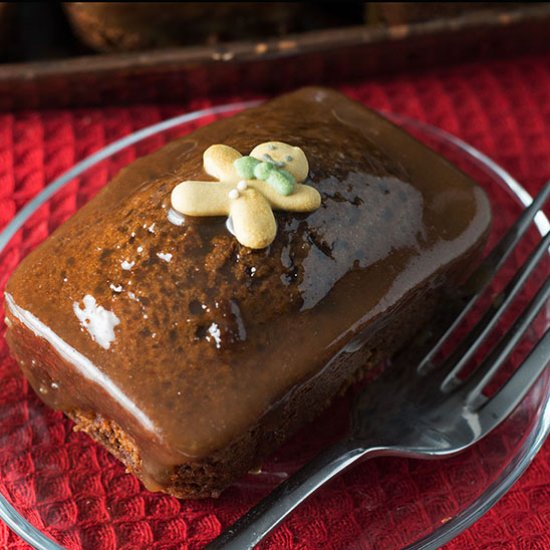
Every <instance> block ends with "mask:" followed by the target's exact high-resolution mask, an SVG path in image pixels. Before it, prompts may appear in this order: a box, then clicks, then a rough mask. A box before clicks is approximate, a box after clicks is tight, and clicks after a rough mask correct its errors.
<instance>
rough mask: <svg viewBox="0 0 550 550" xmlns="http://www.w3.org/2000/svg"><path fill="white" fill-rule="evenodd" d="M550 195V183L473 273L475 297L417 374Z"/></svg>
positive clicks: (429, 358) (425, 365) (421, 369)
mask: <svg viewBox="0 0 550 550" xmlns="http://www.w3.org/2000/svg"><path fill="white" fill-rule="evenodd" d="M549 196H550V180H549V181H547V182H546V184H545V185H544V187H543V188H542V189H541V190H540V192H539V194H538V195H537V196H536V197H535V198H534V200H533V202H532V203H531V204H530V205H529V207H528V208H526V209H525V210H524V211H523V213H522V214H521V216H520V217H519V218H518V219H517V221H516V223H515V224H514V225H512V227H510V229H508V231H507V232H506V234H505V235H504V237H502V239H501V240H500V242H499V243H498V244H497V245H496V246H495V247H494V248H493V249H492V250H491V252H490V253H489V254H488V255H487V256H486V258H485V259H484V260H483V262H481V264H480V265H479V267H478V268H477V269H476V270H475V271H474V273H472V275H471V276H470V277H469V279H468V281H467V282H466V284H465V285H464V286H465V287H466V288H468V287H472V288H476V289H477V290H476V291H475V292H474V293H473V294H472V296H471V297H470V299H469V300H468V302H467V303H466V305H465V307H464V308H463V309H462V311H461V312H460V314H459V315H458V316H457V317H456V319H455V320H454V321H453V323H452V324H451V326H450V327H449V328H448V329H447V330H446V331H445V333H444V334H443V335H442V336H441V337H440V338H439V340H438V341H437V342H436V344H435V345H434V346H433V347H432V348H431V350H430V351H429V352H428V353H427V354H426V356H425V357H424V358H423V359H422V361H421V362H420V364H419V365H418V369H417V370H418V373H419V374H424V373H426V372H427V371H429V370H430V368H431V367H432V366H433V365H432V363H433V359H434V357H435V356H436V355H437V354H438V353H439V352H440V351H441V348H442V347H443V345H444V344H445V342H446V341H447V340H448V339H449V336H451V334H453V333H454V331H455V330H456V328H457V327H458V326H459V325H460V324H461V323H462V321H463V320H464V318H465V317H466V315H468V313H469V312H470V311H471V309H472V307H473V306H474V304H475V303H476V302H477V300H478V298H479V297H480V296H481V295H482V294H483V292H484V291H485V289H486V288H487V287H488V285H489V283H490V281H491V279H492V278H493V277H494V275H495V273H496V272H497V271H498V270H499V269H500V268H501V267H502V264H503V263H504V262H505V261H506V260H507V258H508V256H509V255H510V253H511V252H512V250H513V249H514V247H515V245H516V244H517V243H518V241H519V240H520V239H521V237H522V236H523V235H524V234H525V232H526V231H527V229H528V227H529V225H530V224H531V222H532V221H533V218H534V217H535V215H536V214H537V212H538V211H539V210H540V209H541V207H542V206H543V205H544V203H545V202H546V200H547V199H548V197H549Z"/></svg>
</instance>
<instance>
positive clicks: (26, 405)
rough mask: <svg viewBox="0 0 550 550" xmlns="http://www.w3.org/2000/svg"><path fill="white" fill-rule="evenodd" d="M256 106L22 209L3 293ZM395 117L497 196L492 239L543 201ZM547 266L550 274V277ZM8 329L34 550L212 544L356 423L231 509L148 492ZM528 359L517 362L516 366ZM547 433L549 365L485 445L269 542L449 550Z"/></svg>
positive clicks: (269, 469) (4, 261)
mask: <svg viewBox="0 0 550 550" xmlns="http://www.w3.org/2000/svg"><path fill="white" fill-rule="evenodd" d="M248 105H250V103H249V104H244V103H240V104H232V105H225V106H221V107H217V108H213V109H206V110H202V111H196V112H193V113H190V114H187V115H183V116H180V117H176V118H173V119H170V120H167V121H165V122H162V123H159V124H155V125H153V126H151V127H148V128H145V129H143V130H141V131H139V132H136V133H134V134H132V135H130V136H127V137H126V138H124V139H121V140H119V141H117V142H115V143H113V144H111V145H110V146H109V147H106V148H105V149H103V150H101V151H99V152H97V153H95V154H94V155H92V156H91V157H89V158H87V159H85V160H84V161H82V162H80V163H78V164H77V165H76V166H75V167H74V168H73V169H71V170H70V171H69V172H67V173H66V174H65V175H64V176H62V177H60V178H59V179H57V180H56V181H55V182H53V183H52V184H50V185H49V186H48V187H47V188H45V189H44V190H43V191H42V192H41V193H40V194H39V195H38V196H37V197H36V198H35V199H33V200H32V201H31V202H30V203H29V204H28V205H27V206H26V207H25V208H23V209H22V210H21V211H20V212H19V213H18V215H17V216H16V217H15V218H14V220H13V221H12V222H11V224H10V225H9V226H7V227H6V228H5V229H4V231H3V233H1V234H0V291H3V290H4V287H5V284H6V281H7V278H8V276H9V274H10V273H11V272H12V271H13V269H14V268H15V267H16V266H17V264H18V263H19V261H20V260H21V258H23V257H24V256H25V255H26V254H27V253H28V252H29V250H31V249H32V248H33V247H35V246H36V245H37V244H39V243H40V242H41V241H42V240H43V239H45V238H46V237H47V236H48V235H49V234H50V233H51V232H52V231H53V230H54V229H55V228H56V227H57V226H58V225H59V224H60V223H62V222H63V221H64V220H65V219H66V218H67V217H68V216H69V215H71V214H72V213H73V212H74V211H76V210H77V209H78V208H79V207H80V206H81V205H82V204H84V203H85V202H86V201H87V200H89V199H90V197H92V196H93V195H94V194H95V193H96V192H97V191H98V189H100V188H101V187H102V186H103V185H105V184H106V183H107V182H108V181H109V180H110V178H111V177H113V176H114V175H115V174H116V173H117V172H118V170H120V169H121V168H122V167H123V166H125V165H127V164H129V163H130V162H131V161H132V160H134V159H135V158H136V157H139V156H142V155H144V154H146V153H148V152H151V151H153V150H155V149H157V148H159V147H160V146H162V145H163V144H164V143H166V142H168V141H170V140H172V139H174V138H175V137H178V136H181V135H185V134H187V133H189V132H190V131H192V130H193V129H195V128H196V127H198V126H202V125H204V124H206V123H209V122H212V121H213V120H215V119H217V118H222V117H224V116H227V115H230V114H232V113H234V112H237V111H239V110H241V109H243V108H244V107H246V106H248ZM387 116H389V117H390V118H392V119H393V120H394V121H395V122H396V123H397V124H399V125H401V126H403V127H404V128H406V129H407V130H409V131H410V132H411V133H413V134H415V135H416V136H417V137H419V139H421V140H422V141H424V142H426V143H427V144H428V145H430V146H431V147H432V148H434V149H436V150H437V151H438V152H439V153H441V154H442V155H444V156H445V157H447V158H449V159H450V160H451V161H452V162H454V163H455V164H457V165H459V166H460V167H461V168H462V169H463V170H464V171H466V172H467V173H469V174H470V175H472V176H473V177H474V178H475V179H476V181H478V182H479V183H480V184H481V185H482V186H483V187H484V188H485V189H486V190H487V192H488V194H489V196H490V199H491V201H492V204H493V210H494V212H495V217H494V218H495V219H494V224H493V230H492V234H491V236H490V241H491V243H494V242H496V240H498V237H499V236H500V235H502V233H503V232H504V230H505V229H506V228H507V227H508V226H509V225H510V224H511V223H512V221H513V220H514V219H515V218H516V217H517V215H518V214H519V213H520V212H521V210H522V209H523V208H524V207H525V206H526V205H528V204H529V203H530V202H531V197H530V196H529V195H528V193H527V192H526V191H525V190H524V189H523V188H522V187H521V186H520V185H519V184H518V183H517V182H516V181H515V180H514V179H513V178H512V177H511V176H510V175H509V174H508V173H506V172H505V171H504V170H503V169H502V168H500V167H499V166H497V165H496V164H495V163H494V162H492V161H491V160H490V159H488V158H487V157H486V156H484V155H483V154H482V153H480V152H479V151H477V150H476V149H474V148H473V147H471V146H469V145H468V144H466V143H464V142H463V141H461V140H459V139H457V138H455V137H453V136H451V135H449V134H447V133H445V132H443V131H441V130H439V129H437V128H434V127H431V126H428V125H426V124H423V123H420V122H417V121H414V120H410V119H408V118H405V117H400V116H396V115H387ZM548 226H549V225H548V220H547V219H546V218H545V216H544V215H542V214H540V215H539V216H538V217H537V220H536V225H535V226H534V227H533V228H532V230H531V232H530V233H529V234H528V235H527V237H526V239H525V242H524V243H523V246H522V247H521V248H520V251H519V252H518V253H516V254H514V255H513V257H512V259H511V261H510V262H509V264H510V265H509V266H508V271H510V270H511V268H512V267H513V266H514V265H518V263H519V262H521V260H522V258H523V257H524V255H525V251H526V250H528V249H529V246H530V245H532V244H533V243H535V242H537V239H538V235H539V234H540V232H543V231H546V230H547V229H548ZM537 231H538V232H539V233H538V232H537ZM547 260H548V259H547V258H545V261H547ZM548 266H549V264H548V263H547V265H545V266H543V268H542V272H541V273H539V274H538V277H539V279H540V278H541V277H544V276H545V275H544V273H548V271H547V270H548ZM545 270H546V271H545ZM1 307H2V306H0V310H1ZM0 313H2V314H3V311H0ZM1 318H3V315H2V317H1ZM549 319H550V314H549V312H548V311H545V312H543V314H542V315H541V316H539V318H537V320H536V321H535V323H534V324H533V326H532V327H531V330H530V332H529V334H528V336H527V338H526V341H525V342H524V345H523V346H522V347H523V348H528V346H529V344H530V343H532V341H533V340H534V338H536V336H537V335H540V334H541V333H542V332H543V331H544V330H545V328H546V327H548V325H549V323H550V321H549ZM4 333H5V326H4V325H3V324H2V325H0V517H1V518H2V519H3V520H4V521H5V522H6V523H7V524H8V525H9V526H10V527H11V528H12V529H13V530H14V531H16V532H17V533H18V534H19V535H20V536H21V537H23V538H24V539H25V540H26V541H28V542H29V543H31V544H32V545H34V546H35V547H36V548H40V549H54V548H60V547H62V548H70V549H81V548H84V549H88V548H90V549H91V548H94V549H95V548H99V549H103V548H105V549H106V548H109V549H111V548H137V547H138V541H140V544H139V546H144V547H147V548H158V549H160V548H162V549H164V550H167V549H169V548H174V549H175V548H182V547H185V548H191V549H195V548H201V547H202V546H203V545H204V544H206V543H207V542H208V541H209V540H210V539H211V538H213V537H214V536H215V535H216V534H218V533H219V532H220V531H221V530H222V529H223V528H224V527H226V526H227V525H228V524H229V523H231V522H232V521H234V520H235V519H237V517H238V516H239V515H241V514H242V513H243V512H245V511H246V510H247V509H248V508H249V507H250V506H251V505H252V504H254V503H255V502H256V501H258V500H259V499H260V498H261V497H262V496H264V495H265V494H266V493H267V492H269V491H270V490H271V489H272V488H273V487H274V486H275V485H276V484H277V483H279V482H280V481H281V479H284V478H285V477H287V476H288V475H289V474H291V473H292V472H293V471H295V470H296V469H297V468H298V467H299V466H300V465H301V464H303V463H304V462H305V461H306V460H308V459H309V458H310V457H312V456H313V454H315V453H316V452H317V451H319V450H320V448H322V447H323V446H324V445H326V444H327V442H328V441H329V440H332V439H335V438H336V437H338V434H341V433H342V431H343V430H344V429H345V428H346V425H347V405H348V400H349V397H343V398H341V399H338V400H337V401H336V402H335V403H334V405H333V406H332V407H331V408H330V410H329V411H327V413H326V414H325V415H324V416H323V417H322V418H321V419H320V420H319V421H317V422H315V423H314V424H313V425H312V426H309V427H308V428H307V429H306V430H304V431H303V432H302V433H300V434H298V435H297V436H296V437H295V438H293V439H292V440H291V441H290V442H288V443H287V444H286V445H285V446H284V447H283V448H282V449H280V450H279V451H278V452H277V453H276V454H275V455H273V456H272V457H270V459H269V460H268V461H266V463H265V464H264V466H263V468H262V471H261V472H259V473H255V474H250V475H248V476H246V477H245V478H244V479H242V480H240V481H239V482H238V483H237V484H235V486H233V487H231V488H230V489H228V490H227V491H226V492H225V493H224V494H223V495H222V496H221V497H220V498H219V499H217V500H211V499H210V500H204V501H188V502H184V501H178V500H177V499H174V498H172V497H168V496H166V495H160V494H153V493H149V492H147V491H146V490H145V489H143V487H142V486H141V485H140V484H139V482H138V481H137V480H136V478H135V477H133V476H132V475H130V474H126V473H125V472H124V468H123V467H122V465H121V464H120V463H119V462H117V461H116V460H115V459H114V458H112V457H111V456H110V455H109V454H108V453H107V452H106V451H105V450H104V449H103V448H101V447H100V446H99V445H96V444H95V443H93V442H92V441H91V440H90V439H89V438H88V437H87V436H86V435H84V434H82V433H74V432H73V431H72V424H71V422H70V421H69V420H67V419H66V418H64V416H63V415H62V414H61V413H58V412H54V411H51V410H49V409H48V408H46V407H45V406H44V405H43V404H42V403H41V402H40V400H39V399H38V398H37V397H36V395H34V393H33V392H32V390H30V389H29V387H28V385H27V384H26V382H25V381H24V379H23V377H22V376H21V374H20V373H19V370H18V368H17V366H16V364H15V362H14V361H13V360H12V359H11V358H10V357H9V354H8V351H7V347H6V344H5V341H4V338H3V336H4ZM524 352H525V349H524V350H523V353H524ZM521 353H522V350H520V352H519V354H520V355H521ZM518 357H519V355H518V356H517V357H515V358H512V360H511V361H510V364H511V365H512V366H513V365H514V364H516V363H517V361H518V360H519V359H518ZM549 430H550V372H548V369H547V372H545V373H544V374H543V376H542V377H541V379H540V380H539V381H538V383H537V384H536V386H535V387H534V388H533V390H532V391H531V392H530V393H529V395H528V396H527V397H526V398H525V400H524V401H523V402H522V404H521V405H520V406H519V407H518V409H517V410H516V411H515V412H514V413H513V414H512V415H511V416H510V417H509V418H508V419H507V420H506V421H505V422H504V423H503V424H502V425H501V426H500V428H499V429H498V430H496V431H495V432H494V433H492V434H490V435H489V436H488V437H487V438H485V439H484V440H483V441H482V442H480V443H479V444H478V445H476V446H475V447H474V448H472V449H470V450H468V451H467V452H465V453H462V454H461V455H459V456H457V457H454V458H451V459H447V460H442V461H435V462H425V461H413V460H406V459H397V458H389V459H388V458H379V459H373V460H370V461H366V462H363V463H361V464H359V465H357V466H355V467H353V468H350V469H349V470H348V471H346V472H344V473H343V474H342V475H341V476H340V477H339V478H338V479H337V480H335V481H333V482H331V483H330V484H328V485H327V486H326V487H325V488H323V489H322V490H321V491H319V493H318V494H316V495H314V496H313V497H312V498H311V499H309V500H308V501H307V502H306V503H305V504H304V505H303V506H302V507H300V508H299V509H298V510H297V511H296V512H295V513H294V514H293V515H292V516H291V517H290V518H289V519H288V520H287V521H286V522H285V523H284V524H283V526H282V527H280V528H279V529H277V530H275V531H274V532H273V534H272V535H271V536H270V537H269V538H268V539H267V540H266V542H265V543H264V544H263V545H261V546H262V547H265V548H285V547H288V546H289V545H290V544H293V545H296V544H299V545H300V548H304V549H309V548H311V549H313V548H319V547H325V548H339V549H343V548H357V547H360V548H365V549H370V548H372V549H374V548H376V549H377V550H383V549H394V548H401V547H410V548H437V547H439V546H440V545H441V544H443V543H444V542H446V541H448V540H450V539H451V538H453V537H454V536H456V535H457V534H458V533H460V532H461V531H462V530H464V529H465V528H466V527H468V526H469V525H471V524H472V523H473V522H474V521H475V520H476V519H478V518H479V517H480V516H481V515H482V514H484V513H485V512H486V511H487V510H488V509H489V508H490V507H491V506H492V505H493V504H494V503H495V502H496V501H497V500H498V499H499V498H500V497H501V496H502V495H503V494H504V493H505V492H506V491H507V490H508V489H509V488H510V487H511V485H512V484H513V483H514V482H515V481H516V480H517V479H518V478H519V476H520V475H521V474H522V473H523V471H524V470H525V469H526V468H527V466H528V465H529V463H530V462H531V460H532V459H533V457H534V456H535V454H536V452H537V451H538V450H539V448H540V447H541V445H542V443H543V441H544V439H545V437H546V436H547V434H548V432H549ZM54 540H55V541H56V542H53V541H54ZM59 545H60V546H59Z"/></svg>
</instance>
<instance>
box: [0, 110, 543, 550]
mask: <svg viewBox="0 0 550 550" xmlns="http://www.w3.org/2000/svg"><path fill="white" fill-rule="evenodd" d="M262 102H263V100H250V101H240V102H235V103H227V104H222V105H218V106H213V107H206V108H204V109H199V110H195V111H191V112H190V113H185V114H182V115H178V116H176V117H172V118H169V119H166V120H163V121H161V122H158V123H155V124H152V125H150V126H146V127H145V128H142V129H141V130H138V131H137V132H133V133H131V134H129V135H127V136H124V137H123V138H120V139H118V140H116V141H113V142H112V143H110V144H109V145H107V146H106V147H104V148H102V149H100V150H99V151H96V152H95V153H93V154H92V155H90V156H88V157H86V158H84V159H83V160H81V161H79V162H78V163H76V164H75V165H74V166H73V167H72V168H71V169H69V170H68V171H66V172H65V173H63V174H62V175H61V176H59V177H58V178H56V179H55V180H54V181H53V182H52V183H50V184H48V185H47V186H46V187H44V189H43V190H42V191H41V192H40V193H38V194H37V195H36V196H35V197H34V198H33V199H31V200H30V201H29V202H28V203H27V204H26V205H25V206H24V207H23V208H21V210H20V211H19V212H18V213H17V214H16V215H15V216H14V217H13V219H12V220H11V221H10V223H8V225H7V226H6V227H5V228H4V229H3V230H2V231H1V232H0V253H1V252H2V251H3V250H4V249H5V248H6V246H7V245H8V243H9V242H10V240H11V239H12V237H13V236H14V235H15V234H16V233H17V231H18V230H19V229H20V228H21V227H22V226H23V224H24V223H25V222H26V221H27V220H28V219H29V218H30V216H32V215H33V214H34V213H35V212H36V210H37V209H38V208H40V206H42V205H43V204H44V203H45V202H46V201H47V200H48V199H50V198H51V197H52V196H53V195H55V193H57V192H58V191H59V190H60V189H61V188H63V187H64V186H65V185H66V184H67V183H69V182H70V181H71V180H73V179H74V178H75V177H77V176H78V175H80V174H81V173H82V172H85V171H86V170H87V169H88V168H90V167H92V166H93V165H94V164H96V163H98V162H101V161H102V160H105V159H106V158H108V157H110V156H112V155H114V154H116V153H117V152H119V151H121V150H122V149H125V148H126V147H128V146H130V145H133V144H134V143H137V142H139V141H141V140H143V139H146V138H148V137H151V136H153V135H155V134H157V133H159V132H162V131H164V130H169V129H171V128H174V127H176V126H180V125H182V124H186V123H189V122H192V121H194V120H197V119H200V118H201V117H203V116H208V115H213V114H225V113H231V112H234V111H240V110H243V109H246V108H249V107H254V106H256V105H259V104H260V103H262ZM380 112H381V113H382V114H383V115H384V116H386V117H387V118H389V119H390V120H392V121H393V122H395V123H397V124H399V123H404V124H406V125H408V126H410V127H412V128H416V129H418V130H421V131H424V132H426V133H427V134H430V135H432V136H434V137H436V138H440V139H444V140H446V141H448V142H449V143H451V144H452V145H454V146H455V147H457V148H458V149H460V150H461V151H463V152H465V153H466V154H467V155H469V156H470V157H471V159H473V160H474V161H475V162H476V163H477V164H479V165H480V166H482V167H483V168H485V169H488V170H489V171H490V172H493V173H494V174H495V175H496V176H498V177H499V178H500V179H501V180H502V181H503V182H504V183H505V184H506V186H507V187H508V189H509V190H510V191H511V193H512V194H513V196H514V197H515V198H516V199H517V200H519V202H520V203H521V204H522V205H523V206H524V207H527V206H529V205H530V204H531V202H532V201H533V198H532V196H531V195H530V194H529V193H528V192H527V191H526V190H525V188H524V187H523V186H522V185H521V184H520V183H519V182H518V181H517V180H516V179H515V178H514V177H512V175H511V174H509V173H508V172H507V171H506V170H505V169H504V168H502V167H501V166H500V165H498V164H497V163H496V162H495V161H493V160H492V159H491V158H490V157H488V156H487V155H485V154H484V153H482V152H481V151H479V150H478V149H476V148H475V147H473V146H472V145H470V144H469V143H467V142H465V141H463V140H462V139H460V138H458V137H456V136H454V135H453V134H451V133H449V132H447V131H445V130H442V129H440V128H437V127H435V126H432V125H431V124H428V123H426V122H422V121H419V120H416V119H414V118H411V117H408V116H406V115H399V114H395V113H391V112H388V111H380ZM535 225H536V227H537V229H538V231H539V232H540V233H541V235H543V234H544V233H545V232H547V231H548V230H549V229H550V221H549V220H548V218H547V217H546V216H545V214H544V213H543V212H542V211H541V212H539V213H538V214H537V216H536V218H535ZM540 408H541V409H542V410H541V412H540V413H539V415H538V418H537V421H536V422H535V424H534V426H533V428H532V430H531V432H530V433H529V435H528V437H527V438H526V440H525V442H524V444H523V445H522V447H521V452H520V453H519V454H518V455H516V456H515V457H514V460H513V461H512V463H511V464H509V465H508V466H507V467H506V468H505V470H504V472H503V473H502V474H501V476H500V477H499V478H498V479H497V480H496V481H495V482H493V484H492V485H491V486H489V488H488V489H486V490H485V491H484V493H483V494H482V495H481V496H480V497H478V498H477V499H476V500H475V501H474V502H472V503H471V504H470V505H469V506H467V507H466V508H465V509H464V510H462V511H461V512H460V513H459V514H457V515H456V516H455V517H454V518H452V519H451V520H450V521H448V522H447V523H445V524H444V525H442V526H441V527H439V528H438V529H436V530H434V531H432V533H430V534H429V535H426V536H425V537H424V538H422V539H420V540H418V541H416V542H414V543H413V544H411V545H409V546H407V549H408V550H427V549H436V548H439V547H440V546H441V545H442V544H445V543H446V542H449V541H450V540H452V539H453V538H454V537H456V536H457V535H459V534H460V533H462V532H463V531H464V530H466V529H467V528H468V527H470V526H471V525H472V524H473V523H475V522H476V521H477V520H478V519H479V518H480V517H482V516H483V515H484V514H485V513H486V512H487V511H488V510H490V509H491V508H492V507H493V506H494V505H495V504H496V503H497V502H498V500H500V498H502V497H503V496H504V495H505V494H506V493H507V492H508V490H509V489H510V488H511V487H512V485H514V483H515V482H516V481H517V480H518V479H519V478H520V477H521V475H522V474H523V473H524V472H525V470H526V469H527V467H528V466H529V464H530V463H531V462H532V460H533V459H534V457H535V456H536V454H537V452H538V451H539V450H540V448H541V447H542V445H543V443H544V441H545V440H546V438H547V437H548V435H549V434H550V395H549V396H548V398H547V400H546V403H541V405H540ZM0 520H2V521H3V522H4V523H5V524H6V525H7V526H8V527H9V528H10V529H11V530H12V531H13V532H14V533H16V534H17V535H19V536H20V537H21V538H22V539H23V540H24V541H25V542H27V543H28V544H30V545H31V546H33V547H34V548H35V549H36V550H65V549H64V548H63V547H62V546H60V545H59V544H57V543H56V542H54V541H53V540H52V539H50V538H49V537H48V536H46V535H45V534H44V533H42V532H41V531H40V530H39V529H38V528H36V527H34V525H32V524H31V523H30V522H29V521H28V520H27V519H26V518H24V517H23V516H22V515H21V514H20V513H19V512H17V510H16V509H15V508H14V506H12V505H11V504H10V503H9V501H8V500H7V499H6V497H4V495H2V494H0Z"/></svg>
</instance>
